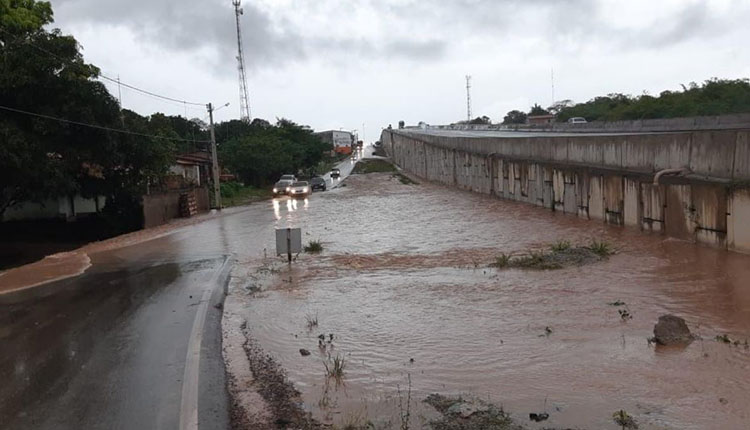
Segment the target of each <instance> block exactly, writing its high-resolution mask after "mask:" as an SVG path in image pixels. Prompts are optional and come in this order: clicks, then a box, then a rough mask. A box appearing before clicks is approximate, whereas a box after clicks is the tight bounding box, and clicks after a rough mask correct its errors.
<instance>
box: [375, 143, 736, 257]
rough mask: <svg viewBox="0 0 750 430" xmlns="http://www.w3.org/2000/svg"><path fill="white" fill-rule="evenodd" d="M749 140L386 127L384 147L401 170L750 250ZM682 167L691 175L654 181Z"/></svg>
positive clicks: (612, 221)
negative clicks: (664, 172)
mask: <svg viewBox="0 0 750 430" xmlns="http://www.w3.org/2000/svg"><path fill="white" fill-rule="evenodd" d="M748 133H750V132H749V131H748V130H719V131H717V130H712V131H693V132H685V133H659V134H637V135H605V136H601V135H600V136H586V135H581V136H573V137H571V136H553V135H551V136H542V137H507V138H505V137H501V136H494V137H487V136H486V135H483V134H482V133H476V134H472V135H468V136H467V135H460V136H454V135H449V134H446V135H441V134H439V133H434V132H433V133H430V132H426V131H419V130H384V131H383V133H382V135H381V142H383V145H384V147H385V149H386V152H387V153H388V154H389V156H390V157H391V158H392V159H393V160H394V162H395V163H396V164H398V165H399V166H401V167H402V168H403V169H405V170H406V171H408V172H410V173H413V174H415V175H417V176H419V177H421V178H423V179H426V180H430V181H435V182H439V183H442V184H445V185H449V186H453V187H457V188H461V189H465V190H469V191H473V192H478V193H483V194H490V195H494V196H498V197H501V198H507V199H512V200H517V201H523V202H527V203H530V204H535V205H539V206H543V207H546V208H549V209H551V210H556V211H561V212H565V213H570V214H576V215H578V216H580V217H584V218H588V219H591V220H598V221H600V222H606V223H610V224H616V225H627V226H634V227H637V228H640V229H642V230H644V231H652V232H658V233H659V234H665V235H668V236H671V237H676V238H679V239H684V240H690V241H693V242H696V243H702V244H708V245H711V246H716V247H721V248H726V249H730V250H735V251H742V252H750V222H748V221H750V191H748V188H747V187H748V186H749V185H748V184H750V148H749V147H748ZM673 168H688V169H689V171H690V173H689V174H688V175H686V176H679V177H674V176H663V177H661V179H660V181H659V184H654V183H653V182H654V176H655V174H656V173H657V172H658V171H660V170H663V169H673Z"/></svg>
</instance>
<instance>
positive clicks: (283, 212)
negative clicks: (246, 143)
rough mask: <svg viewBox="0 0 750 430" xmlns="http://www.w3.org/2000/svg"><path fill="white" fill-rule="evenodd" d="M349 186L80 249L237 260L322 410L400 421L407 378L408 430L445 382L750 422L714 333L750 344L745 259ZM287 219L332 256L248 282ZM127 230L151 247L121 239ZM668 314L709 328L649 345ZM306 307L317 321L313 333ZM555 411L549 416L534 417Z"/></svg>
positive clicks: (274, 341)
mask: <svg viewBox="0 0 750 430" xmlns="http://www.w3.org/2000/svg"><path fill="white" fill-rule="evenodd" d="M346 183H347V185H348V186H347V187H343V188H338V189H335V190H332V191H327V192H324V193H315V194H314V195H313V196H311V197H310V198H309V199H307V200H300V201H290V200H287V199H285V198H282V199H275V200H273V201H268V202H264V203H259V204H255V205H252V206H250V207H245V208H236V209H232V210H228V211H224V213H223V214H222V215H221V216H209V217H208V218H207V220H206V221H205V222H201V223H199V224H194V225H193V223H192V222H191V223H190V224H191V225H186V226H184V227H178V228H176V229H174V228H173V231H170V232H167V231H166V230H165V231H161V230H159V229H155V230H153V231H150V232H144V233H139V234H137V235H135V236H132V237H131V236H128V237H124V238H119V239H117V240H114V241H111V242H106V243H101V244H96V245H92V246H89V247H87V248H85V249H83V250H82V251H78V252H76V253H74V254H75V255H78V254H80V253H81V252H84V253H88V255H90V257H91V264H93V265H94V266H97V265H100V266H102V265H111V266H113V267H115V266H116V267H119V266H121V265H127V266H130V265H132V264H134V263H133V262H135V261H147V262H149V264H155V262H158V261H178V262H179V261H185V262H189V261H198V260H201V259H205V258H216V257H217V255H221V254H226V253H231V254H233V255H234V256H235V258H236V261H237V265H236V267H235V270H234V272H233V277H234V279H233V283H232V285H233V286H234V287H233V288H232V291H231V293H230V296H229V297H228V299H227V300H229V301H234V303H235V305H236V306H235V308H240V309H243V310H242V315H241V316H242V317H244V319H246V320H247V322H248V328H249V330H250V331H251V332H252V333H253V335H254V337H255V338H256V339H257V341H258V342H259V344H260V345H261V346H262V348H263V349H264V350H266V351H267V352H268V353H269V354H271V355H272V356H274V357H275V358H276V359H277V360H278V361H279V362H280V363H281V364H282V365H283V367H284V368H285V369H286V370H287V373H288V377H289V379H290V380H291V381H292V382H293V383H294V384H295V386H296V387H297V388H298V389H299V390H300V391H301V392H302V400H303V401H304V406H305V408H307V409H309V410H310V411H311V412H312V413H313V414H314V415H315V416H316V417H317V418H318V419H320V420H322V421H325V422H334V423H345V422H347V421H354V420H355V419H356V418H362V419H366V418H369V419H372V420H373V421H378V422H381V423H385V422H387V421H388V420H390V421H391V423H392V424H394V427H397V425H398V424H399V412H400V411H399V394H398V391H399V389H400V390H401V391H402V392H403V396H402V397H406V393H405V392H406V391H408V388H407V386H408V382H407V380H408V378H409V377H411V391H412V392H411V396H412V400H413V403H412V428H419V427H421V426H422V425H423V424H424V422H425V420H427V419H429V417H430V416H431V409H430V408H429V407H427V406H425V405H423V404H422V403H421V402H419V401H420V400H421V399H423V398H424V397H426V396H427V394H429V393H433V392H439V393H441V394H469V395H474V396H479V397H481V398H483V399H488V400H490V401H492V402H495V403H497V404H500V405H502V406H503V407H505V409H506V410H508V411H509V412H511V413H512V415H513V416H514V417H515V418H516V419H518V420H519V422H521V423H523V424H525V425H527V426H529V427H532V428H534V426H535V425H536V426H537V427H540V426H541V424H543V425H544V426H547V427H552V426H555V427H563V426H570V427H579V428H596V429H599V428H601V429H607V428H612V429H614V428H617V427H616V426H615V425H614V423H613V422H612V418H611V417H612V413H613V412H615V411H617V410H619V409H625V410H626V411H628V412H629V413H630V414H631V415H634V416H635V417H636V419H637V420H638V421H639V423H640V424H641V428H647V429H648V428H679V429H683V428H688V429H692V428H694V429H699V428H710V429H719V428H720V429H742V428H747V422H748V419H750V384H748V381H750V351H748V350H746V349H744V347H742V346H740V347H733V346H729V345H726V344H721V343H718V342H716V341H715V340H714V336H716V335H717V334H724V333H727V334H729V336H730V337H731V338H733V339H740V340H742V341H744V340H745V339H748V338H750V256H746V255H740V254H733V253H728V252H726V251H721V250H716V249H711V248H706V247H701V246H696V245H693V244H690V243H686V242H680V241H676V240H672V239H665V238H664V237H662V236H659V235H649V234H643V233H641V232H639V231H637V230H634V229H628V228H620V227H614V226H607V225H605V224H602V223H601V222H597V221H585V220H582V219H579V218H577V217H575V216H568V215H564V214H559V213H552V212H549V211H547V210H544V209H541V208H538V207H534V206H530V205H526V204H521V203H516V202H510V201H503V200H498V199H494V198H491V197H488V196H484V195H479V194H472V193H468V192H463V191H458V190H453V189H449V188H445V187H442V186H438V185H433V184H429V183H422V184H420V185H403V184H401V183H400V182H399V181H398V180H397V179H395V178H392V177H391V176H390V175H389V174H371V175H363V176H354V177H350V178H349V179H347V180H346ZM288 225H291V226H299V227H301V228H302V229H303V240H304V241H305V242H307V241H309V240H312V239H320V240H322V241H323V244H324V247H325V250H324V252H323V253H322V254H321V255H319V256H311V255H306V254H302V255H300V257H299V258H298V260H297V261H296V262H295V264H294V265H293V270H292V271H291V272H288V271H287V269H284V265H283V264H281V265H279V264H277V266H278V267H280V268H281V269H280V272H279V273H278V274H277V282H276V283H274V284H272V285H271V286H270V287H269V288H267V289H265V290H264V291H262V292H260V293H255V294H250V293H248V292H246V287H251V286H253V285H255V283H256V280H257V279H258V276H256V272H257V267H258V266H259V265H261V264H264V263H265V264H268V263H269V262H270V261H277V263H278V260H277V259H276V257H273V256H272V254H273V249H274V231H273V230H274V227H286V226H288ZM149 235H150V237H146V236H149ZM140 236H144V237H140ZM154 237H155V238H154ZM592 238H596V239H598V240H606V241H608V242H610V243H612V244H613V245H614V246H615V247H616V248H617V249H618V253H617V254H616V255H615V256H613V257H611V258H610V259H609V260H607V261H604V262H600V263H597V264H593V265H588V266H583V267H573V268H566V269H562V270H556V271H521V270H495V269H489V268H487V267H486V266H487V265H488V264H490V263H491V262H492V261H493V260H494V258H495V257H496V256H497V255H499V254H500V253H501V252H504V253H515V252H523V251H525V250H528V249H540V248H544V247H545V246H547V244H549V243H551V242H555V241H557V240H569V241H571V242H573V243H583V244H585V243H587V242H588V241H590V240H591V239H592ZM148 239H151V240H148ZM144 241H145V242H144ZM121 242H122V243H121ZM131 242H132V243H136V242H139V244H138V245H137V246H124V247H122V246H121V245H123V244H130V243H131ZM81 265H82V263H81V262H79V261H75V262H73V263H71V267H73V268H78V269H77V270H81V269H80V267H79V266H81ZM84 267H85V265H84ZM11 275H12V273H11V272H6V273H5V275H4V276H2V277H0V279H2V278H6V281H7V280H8V279H9V277H10V276H11ZM615 300H622V301H624V302H626V303H627V306H628V309H629V311H630V313H631V314H632V315H633V319H631V320H629V321H627V322H623V321H621V320H620V317H619V315H618V313H617V310H618V309H617V308H615V307H612V306H609V305H608V304H607V303H609V302H613V301H615ZM664 313H673V314H676V315H679V316H681V317H683V318H685V319H686V320H687V322H688V325H689V326H690V328H691V329H692V330H693V331H694V332H695V333H697V334H699V335H701V336H702V338H703V339H702V340H698V341H695V342H693V343H692V344H691V345H689V346H687V347H686V348H655V347H653V346H649V345H648V344H647V342H646V338H647V337H649V336H650V335H651V332H652V329H653V324H654V323H655V322H656V320H657V319H658V317H659V315H661V314H664ZM307 314H309V315H315V314H317V316H318V321H319V325H318V327H315V328H314V329H313V330H311V331H310V330H308V329H307V327H306V320H305V316H306V315H307ZM546 327H550V328H551V330H552V333H551V334H549V336H547V335H545V328H546ZM321 333H325V334H329V333H333V334H334V341H333V351H332V354H333V356H335V355H337V354H340V355H342V356H343V357H345V359H346V369H345V376H344V379H343V382H344V385H342V386H336V385H335V384H334V383H331V384H328V385H327V384H326V377H325V375H324V365H323V361H324V359H325V357H326V355H327V352H326V353H323V352H322V351H320V350H319V349H318V346H317V344H318V339H317V336H318V335H319V334H321ZM300 348H306V349H309V350H310V351H312V355H310V356H308V357H302V356H301V355H300V354H299V349H300ZM327 350H329V351H330V347H328V348H327ZM411 359H414V361H413V362H411V361H410V360H411ZM326 387H327V390H326ZM404 401H405V399H404V400H403V401H402V403H403V402H404ZM545 410H546V411H547V412H549V414H550V419H549V420H548V421H547V422H544V423H541V424H533V423H530V422H529V421H528V414H529V413H530V412H542V411H545Z"/></svg>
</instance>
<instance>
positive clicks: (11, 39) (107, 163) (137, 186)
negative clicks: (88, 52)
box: [0, 0, 195, 232]
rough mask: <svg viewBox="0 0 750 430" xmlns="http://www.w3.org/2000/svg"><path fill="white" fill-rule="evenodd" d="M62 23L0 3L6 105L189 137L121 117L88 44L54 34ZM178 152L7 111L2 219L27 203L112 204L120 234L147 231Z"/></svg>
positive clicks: (43, 8) (162, 143)
mask: <svg viewBox="0 0 750 430" xmlns="http://www.w3.org/2000/svg"><path fill="white" fill-rule="evenodd" d="M52 22H53V20H52V10H51V7H50V6H49V3H47V2H38V1H34V0H0V23H2V27H0V30H2V31H0V105H2V106H7V107H11V108H13V109H17V110H21V111H26V112H33V113H37V114H41V115H45V116H50V117H56V118H64V119H66V120H70V121H75V122H80V123H87V124H94V125H97V126H100V127H106V128H110V129H119V128H122V127H123V123H124V126H125V128H126V129H129V130H130V131H133V132H136V133H143V134H155V135H157V136H161V137H175V136H179V133H178V132H177V131H175V124H174V121H173V120H171V119H169V118H166V117H165V118H161V117H158V119H159V121H156V120H155V121H154V122H153V123H151V122H150V121H149V120H148V119H146V118H143V117H140V116H139V115H137V114H135V113H134V112H130V111H123V112H122V115H121V112H120V108H119V105H118V103H117V101H116V100H115V99H114V98H113V97H112V95H110V94H109V92H107V89H106V87H105V86H104V85H103V84H102V83H101V82H99V81H97V80H96V78H97V77H98V75H99V69H98V68H96V67H95V66H93V65H91V64H87V63H85V62H84V61H83V57H82V55H81V53H80V51H79V45H78V42H77V41H76V40H75V39H74V38H73V37H72V36H66V35H63V34H62V33H61V32H60V31H59V30H57V29H53V30H45V28H44V26H46V25H49V24H51V23H52ZM162 117H163V116H162ZM184 131H185V133H190V132H192V131H195V130H192V131H191V130H187V129H186V130H184ZM174 151H175V148H174V145H173V143H172V142H171V141H170V140H168V139H161V138H149V137H142V136H136V135H132V134H121V133H118V132H113V131H106V130H102V129H97V128H90V127H84V126H80V125H76V124H73V123H69V122H59V121H55V120H50V119H49V118H43V117H39V116H33V115H27V114H23V113H19V112H11V111H7V110H4V111H2V113H0V215H2V213H3V212H4V211H5V210H7V208H9V207H11V206H12V205H14V204H16V203H19V202H22V201H26V200H36V201H43V200H44V199H46V198H49V197H59V196H65V195H69V196H72V195H75V194H81V195H83V196H84V197H94V196H99V195H104V196H105V197H106V198H107V204H106V206H105V209H106V211H107V213H108V214H110V215H112V216H113V217H114V218H112V221H113V227H115V230H116V231H115V232H119V231H122V230H124V229H131V228H137V227H139V226H137V225H136V224H138V220H137V218H139V216H138V214H139V213H140V206H139V199H140V197H141V195H142V194H143V193H144V192H145V190H146V185H147V184H148V183H149V182H151V183H153V182H156V181H158V178H160V177H161V176H162V175H163V174H164V173H165V172H166V171H167V169H168V167H169V165H170V164H171V162H172V160H173V159H174ZM134 214H135V215H134ZM118 216H121V218H119V219H118V218H117V217H118Z"/></svg>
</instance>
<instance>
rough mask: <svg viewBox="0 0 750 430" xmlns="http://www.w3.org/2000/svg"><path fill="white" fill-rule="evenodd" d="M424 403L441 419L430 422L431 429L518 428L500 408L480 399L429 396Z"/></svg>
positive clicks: (505, 429)
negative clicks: (436, 412) (434, 410)
mask: <svg viewBox="0 0 750 430" xmlns="http://www.w3.org/2000/svg"><path fill="white" fill-rule="evenodd" d="M424 402H425V403H427V404H428V405H430V406H432V407H433V408H435V409H436V410H437V411H438V412H440V414H441V415H442V417H441V418H439V419H437V420H433V421H431V422H430V426H431V428H433V429H499V430H510V429H518V428H520V427H519V426H518V425H517V424H516V423H514V422H513V420H512V419H511V418H510V416H508V415H507V414H506V413H505V412H504V411H503V409H502V408H498V407H496V406H495V405H493V404H491V403H487V402H485V401H483V400H480V399H475V400H466V399H463V398H462V397H448V396H443V395H441V394H430V395H429V396H427V398H426V399H425V400H424Z"/></svg>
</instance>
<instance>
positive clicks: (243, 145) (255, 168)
mask: <svg viewBox="0 0 750 430" xmlns="http://www.w3.org/2000/svg"><path fill="white" fill-rule="evenodd" d="M235 125H236V124H235ZM220 126H221V125H220ZM245 131H246V133H245V134H244V135H242V136H238V137H235V138H232V139H230V140H228V141H225V142H223V143H222V144H221V145H220V146H219V161H220V163H221V164H222V166H225V167H227V168H229V169H230V170H231V171H232V172H233V173H235V174H237V175H238V176H239V177H240V179H242V180H243V182H245V183H246V184H252V185H255V186H263V185H268V184H270V183H272V182H273V181H275V180H276V179H278V177H279V176H281V175H283V174H287V173H291V174H297V173H299V172H304V171H310V170H311V169H312V168H314V166H316V165H317V164H318V163H319V162H320V161H321V160H322V159H323V156H324V155H325V154H326V152H328V151H330V150H331V148H330V144H327V143H325V142H323V141H321V140H320V138H318V137H317V136H315V135H314V134H313V132H312V130H311V129H310V128H309V127H305V126H300V125H298V124H296V123H294V122H292V121H289V120H287V119H284V118H282V119H279V120H278V121H277V122H276V124H275V125H270V124H269V123H267V122H265V121H262V120H260V121H257V122H255V121H254V123H253V124H250V125H248V127H247V128H246V129H245Z"/></svg>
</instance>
